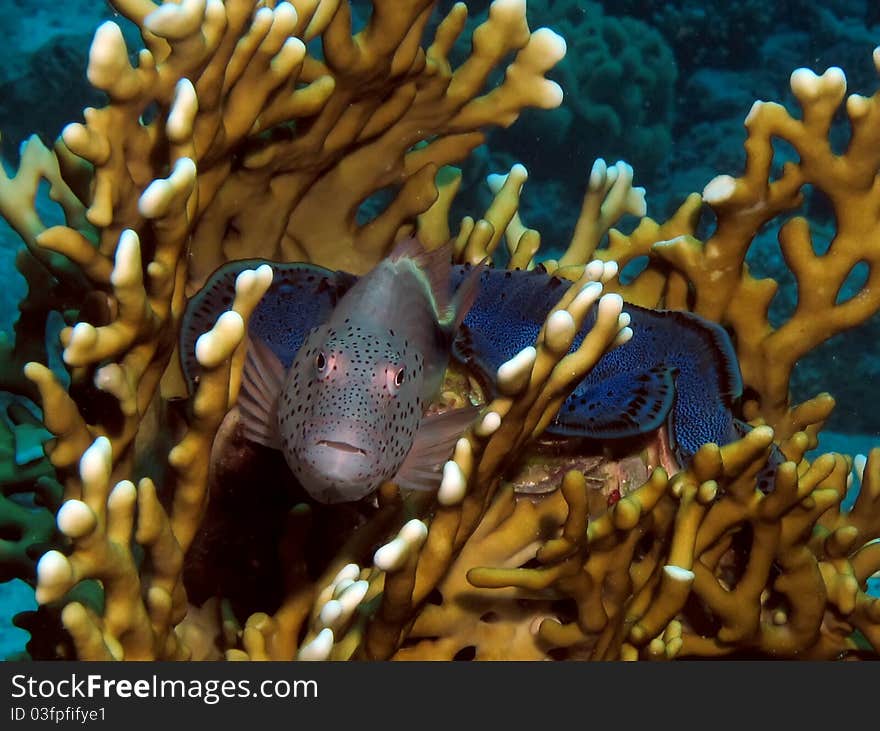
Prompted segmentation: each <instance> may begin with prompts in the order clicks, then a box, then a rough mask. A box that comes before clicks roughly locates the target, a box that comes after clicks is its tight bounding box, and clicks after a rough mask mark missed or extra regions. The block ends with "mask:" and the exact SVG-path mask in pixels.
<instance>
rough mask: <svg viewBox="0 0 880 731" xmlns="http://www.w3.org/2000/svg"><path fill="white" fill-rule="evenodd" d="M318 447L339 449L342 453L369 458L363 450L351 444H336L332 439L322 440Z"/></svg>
mask: <svg viewBox="0 0 880 731" xmlns="http://www.w3.org/2000/svg"><path fill="white" fill-rule="evenodd" d="M318 446H319V447H329V448H330V449H338V450H339V451H340V452H346V453H347V454H360V455H361V456H363V457H366V456H367V453H366V452H365V451H364V450H363V449H361V448H360V447H356V446H355V445H354V444H349V443H348V442H334V441H333V440H330V439H321V440H320V441H319V442H318Z"/></svg>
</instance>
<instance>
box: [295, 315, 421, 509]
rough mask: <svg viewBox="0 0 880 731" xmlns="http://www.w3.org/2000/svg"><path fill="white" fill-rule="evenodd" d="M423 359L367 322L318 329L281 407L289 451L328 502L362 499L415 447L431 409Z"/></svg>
mask: <svg viewBox="0 0 880 731" xmlns="http://www.w3.org/2000/svg"><path fill="white" fill-rule="evenodd" d="M424 368H425V364H424V362H423V356H422V354H421V352H420V351H419V350H418V348H416V347H413V346H412V343H411V342H409V341H408V340H407V339H406V338H405V337H403V336H402V335H401V334H398V333H395V331H394V330H393V329H389V328H387V327H382V326H379V325H377V324H376V323H373V322H370V321H367V320H356V319H346V320H345V321H343V322H339V323H336V324H326V325H322V326H319V327H317V328H315V329H314V330H313V331H312V332H311V333H310V334H309V335H308V337H307V338H306V340H305V342H304V343H303V345H302V347H301V348H300V350H299V351H298V353H297V356H296V358H295V359H294V362H293V364H292V365H291V368H290V370H289V371H288V374H287V378H286V381H285V384H284V388H283V389H282V391H281V394H280V397H279V401H278V427H279V436H280V442H281V449H282V452H283V453H284V456H285V459H286V460H287V463H288V465H289V466H290V468H291V470H292V471H293V472H294V474H295V475H296V476H297V478H298V479H299V481H300V482H301V484H302V485H303V487H304V489H305V490H306V491H307V492H308V493H309V494H310V495H311V496H312V497H313V498H314V499H315V500H317V501H319V502H322V503H337V502H348V501H351V500H359V499H361V498H363V497H365V496H367V495H369V494H370V493H371V492H373V491H374V490H376V488H378V487H379V485H381V484H382V482H384V481H385V480H388V479H391V478H392V477H393V476H394V475H395V474H396V472H397V470H398V468H399V467H400V465H401V464H402V463H403V461H404V459H405V458H406V455H407V453H408V452H409V450H410V448H411V447H412V444H413V440H414V438H415V435H416V432H417V430H418V427H419V422H420V420H421V417H422V412H423V410H424V406H425V404H424V403H423V402H424V398H425V397H424V395H423V383H424Z"/></svg>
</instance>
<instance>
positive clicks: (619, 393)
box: [547, 365, 677, 439]
mask: <svg viewBox="0 0 880 731" xmlns="http://www.w3.org/2000/svg"><path fill="white" fill-rule="evenodd" d="M676 373H677V371H676V369H675V368H668V367H666V366H662V365H661V366H657V367H654V368H650V369H648V370H646V371H641V372H640V371H632V372H627V373H618V374H616V375H614V376H612V377H610V378H606V379H604V380H602V381H599V382H597V383H594V384H591V385H590V386H589V388H587V389H585V390H583V391H575V392H574V393H573V394H572V395H571V396H569V397H568V398H567V399H566V400H565V402H564V403H563V404H562V406H561V407H560V409H559V413H558V415H557V417H556V420H555V421H554V422H553V423H552V424H551V425H550V426H548V427H547V432H548V433H550V434H558V435H561V436H579V437H587V438H588V439H621V438H625V437H634V436H637V435H639V434H646V433H648V432H651V431H654V430H655V429H659V428H660V427H661V426H662V425H663V423H664V422H665V421H666V418H667V416H668V415H669V413H670V410H671V409H672V404H673V402H674V400H675V376H676Z"/></svg>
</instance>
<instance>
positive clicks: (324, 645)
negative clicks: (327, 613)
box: [297, 627, 334, 660]
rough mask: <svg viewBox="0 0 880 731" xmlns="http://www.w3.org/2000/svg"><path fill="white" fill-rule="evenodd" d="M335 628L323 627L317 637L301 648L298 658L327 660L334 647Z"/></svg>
mask: <svg viewBox="0 0 880 731" xmlns="http://www.w3.org/2000/svg"><path fill="white" fill-rule="evenodd" d="M333 641H334V640H333V630H332V629H330V628H329V627H325V628H324V629H322V630H321V631H320V632H318V634H317V635H316V636H315V638H314V639H313V640H312V641H311V642H309V643H308V644H306V645H303V647H302V648H301V649H300V651H299V654H298V655H297V659H298V660H327V659H329V657H330V651H331V650H332V649H333Z"/></svg>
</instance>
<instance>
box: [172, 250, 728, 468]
mask: <svg viewBox="0 0 880 731" xmlns="http://www.w3.org/2000/svg"><path fill="white" fill-rule="evenodd" d="M251 266H253V262H252V263H251ZM272 266H273V267H274V268H275V272H276V277H275V279H276V282H275V283H274V284H273V287H272V289H270V291H269V293H268V294H267V295H266V297H264V298H263V301H262V302H261V304H260V306H259V307H258V309H257V311H256V312H255V314H254V317H253V318H252V322H251V327H250V331H251V334H252V336H254V335H255V336H256V337H257V338H259V339H261V340H264V341H265V342H266V344H267V345H268V346H269V348H271V349H272V351H273V353H274V355H275V356H277V357H278V359H280V361H281V362H282V363H283V364H284V365H285V366H286V365H289V364H290V363H291V362H292V361H293V359H294V356H295V354H296V353H297V352H298V348H299V343H301V342H302V340H303V334H304V333H306V332H308V331H309V330H310V329H311V328H312V327H314V326H315V325H317V324H321V323H323V322H329V319H330V318H331V313H332V312H333V308H334V306H335V305H336V302H337V301H339V299H340V297H342V296H343V294H344V293H345V292H346V291H348V289H350V288H351V287H352V286H353V284H354V281H355V278H354V277H352V276H351V275H348V274H344V273H339V272H330V271H327V270H320V269H318V268H316V267H310V266H309V265H302V264H273V265H272ZM242 268H244V267H243V266H240V265H238V264H237V263H232V264H229V265H227V266H226V267H224V268H221V270H218V272H217V273H215V275H214V277H212V280H211V282H209V285H208V286H207V287H206V292H207V294H205V295H203V297H204V298H205V299H207V298H210V299H211V301H212V303H213V304H211V305H210V306H207V305H203V309H204V310H207V311H209V312H211V313H213V314H212V315H211V317H213V318H215V319H216V316H217V315H219V314H220V312H221V311H222V309H223V307H222V306H221V304H220V303H221V298H220V293H226V296H228V292H229V291H231V286H232V282H233V281H234V276H235V274H236V273H237V272H238V271H241V269H242ZM312 277H314V279H311V281H309V280H310V278H312ZM469 277H471V278H472V277H473V273H472V270H471V268H470V267H468V266H456V267H453V268H452V272H451V282H452V288H453V289H455V288H456V287H457V286H459V285H460V284H461V283H462V282H464V281H466V280H467V279H468V278H469ZM285 283H286V284H285ZM569 286H571V283H570V282H569V281H567V280H563V279H559V278H557V277H553V276H550V275H548V274H547V273H546V272H544V271H543V269H541V268H540V267H539V268H537V269H535V270H532V271H518V270H517V271H506V270H500V269H487V270H485V271H482V272H481V273H480V283H479V291H478V294H477V296H476V300H475V302H474V303H473V306H472V307H470V309H469V310H468V311H467V315H466V317H464V320H463V323H462V327H461V328H459V330H458V335H457V337H456V339H455V341H454V343H453V345H452V356H453V357H454V358H455V359H457V360H459V361H460V362H462V363H464V364H466V365H468V366H469V367H470V368H471V369H473V370H474V371H475V373H476V374H477V375H478V376H480V377H481V379H482V380H483V381H484V383H485V384H487V385H488V386H489V389H490V392H491V390H492V385H493V383H494V377H495V373H496V372H497V369H498V366H500V365H501V364H502V363H503V362H505V361H506V360H508V359H510V358H511V357H513V356H514V355H516V353H517V352H519V351H520V350H521V349H522V348H524V347H526V346H529V345H532V344H534V342H535V338H536V336H537V335H538V332H539V330H540V327H541V325H542V323H543V321H544V318H545V317H546V315H547V313H548V312H549V311H550V310H551V308H552V307H553V306H554V305H555V304H556V302H557V301H558V300H559V298H560V297H561V296H562V294H563V293H564V291H565V290H566V289H567V288H568V287H569ZM284 287H287V290H286V291H284V292H282V291H281V290H282V288H284ZM199 306H200V305H199V302H197V301H194V302H193V303H191V305H190V309H189V310H188V312H189V311H190V310H192V311H196V310H197V309H198V307H199ZM309 308H310V309H309ZM307 309H308V312H307V313H306V310H307ZM625 310H626V312H628V313H629V314H630V316H631V318H632V329H633V333H634V334H633V337H632V339H631V340H630V341H629V342H628V343H626V344H625V345H623V346H620V347H618V348H615V349H614V350H612V351H611V352H609V353H607V354H606V355H605V356H603V358H602V359H601V360H600V361H599V363H598V364H597V365H596V367H595V368H594V369H593V370H592V371H591V372H590V373H589V374H588V375H587V377H586V378H585V379H584V380H583V381H582V382H581V383H580V384H578V386H577V388H576V389H575V391H574V392H573V393H572V394H571V396H570V397H569V398H568V399H567V400H566V401H565V402H564V403H563V405H562V407H561V408H560V411H559V414H558V415H557V418H556V420H555V421H554V422H553V423H552V424H551V425H550V426H549V427H548V429H547V431H548V433H550V434H555V435H559V436H572V437H582V438H588V439H596V440H601V441H603V442H613V441H615V440H622V439H628V438H631V437H634V436H638V435H641V434H646V433H649V432H651V431H653V430H655V429H657V428H659V427H660V426H662V425H666V426H668V433H669V437H670V442H671V446H672V448H673V453H674V455H675V457H676V459H677V460H678V461H679V462H680V463H681V464H688V463H689V462H690V459H691V458H692V456H693V454H694V453H695V452H696V450H697V449H698V448H699V447H700V446H701V445H702V444H704V443H706V442H716V443H718V444H726V443H728V442H730V441H732V440H733V439H736V438H738V436H740V434H741V433H742V429H743V426H742V425H741V424H739V423H738V422H737V421H736V419H735V418H734V415H733V408H734V406H735V403H736V401H737V399H738V398H739V397H740V395H741V393H742V381H741V377H740V373H739V367H738V364H737V361H736V357H735V353H734V350H733V347H732V344H731V342H730V338H729V336H728V335H727V333H726V332H725V331H724V329H723V328H721V327H719V326H718V325H716V324H714V323H710V322H707V321H705V320H703V319H702V318H700V317H697V316H695V315H692V314H689V313H683V312H675V311H664V310H651V309H646V308H642V307H637V306H635V305H632V304H626V306H625ZM336 321H337V320H336V319H335V317H334V322H336ZM594 321H595V311H593V312H592V313H590V314H589V315H588V317H587V318H586V321H585V323H584V325H583V327H582V329H581V332H580V334H579V335H578V336H577V338H576V339H575V343H574V346H573V347H577V345H579V344H580V342H581V341H582V339H583V336H584V335H585V334H586V333H587V332H588V331H589V329H590V327H591V326H592V323H593V322H594ZM212 322H213V320H212V319H210V318H208V317H206V316H204V315H202V321H201V322H199V323H196V322H190V323H189V327H188V328H185V332H186V331H187V330H196V331H197V332H203V331H204V330H206V329H207V328H208V327H209V326H210V324H211V323H212ZM281 323H284V325H289V327H290V331H287V333H286V334H282V333H284V327H280V324H281ZM337 330H338V328H337ZM293 331H299V333H300V334H299V335H297V334H295V333H294V332H293ZM197 332H196V333H194V334H191V335H187V336H185V337H188V338H189V341H188V342H185V343H183V344H182V346H181V352H182V353H185V354H186V353H191V352H192V344H193V343H194V339H195V337H196V336H197ZM395 332H396V331H395ZM311 347H312V346H310V348H311ZM313 355H314V353H312V356H313ZM312 356H310V357H312ZM184 360H185V362H184V366H185V370H186V371H187V373H188V374H189V375H190V377H191V378H192V377H193V374H194V373H195V372H196V370H197V366H195V365H194V364H193V361H194V359H193V358H192V356H189V363H188V364H187V361H186V358H185V359H184ZM445 362H446V361H445V360H443V363H444V365H445ZM362 408H367V406H366V405H364V406H363V407H362ZM395 426H397V425H396V424H395Z"/></svg>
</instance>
